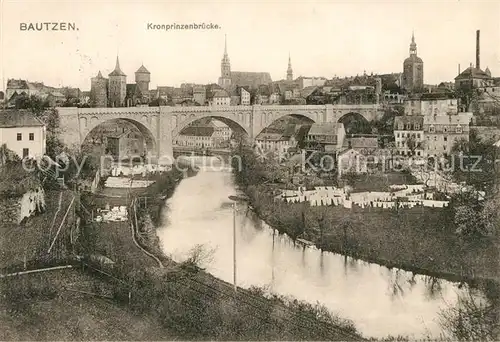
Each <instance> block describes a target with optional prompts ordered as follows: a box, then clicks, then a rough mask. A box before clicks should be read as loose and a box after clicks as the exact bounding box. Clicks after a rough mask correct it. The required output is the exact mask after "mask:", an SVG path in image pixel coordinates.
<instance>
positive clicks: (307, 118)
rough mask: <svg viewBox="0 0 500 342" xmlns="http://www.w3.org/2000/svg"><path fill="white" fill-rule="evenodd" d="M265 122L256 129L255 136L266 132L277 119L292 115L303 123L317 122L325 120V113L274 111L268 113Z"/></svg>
mask: <svg viewBox="0 0 500 342" xmlns="http://www.w3.org/2000/svg"><path fill="white" fill-rule="evenodd" d="M263 117H265V118H266V119H265V123H263V124H262V125H261V127H259V129H258V130H257V131H255V132H254V133H255V135H254V136H255V137H257V136H258V135H259V134H261V133H262V132H264V131H265V130H266V129H267V128H269V127H270V126H272V125H273V124H275V123H276V122H277V121H279V120H281V119H283V118H286V117H292V118H294V119H297V120H299V121H301V124H313V123H317V122H322V121H323V115H322V114H321V113H316V112H312V113H308V114H294V113H282V114H279V115H273V113H268V114H266V115H265V116H263Z"/></svg>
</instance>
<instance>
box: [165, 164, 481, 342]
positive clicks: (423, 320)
mask: <svg viewBox="0 0 500 342" xmlns="http://www.w3.org/2000/svg"><path fill="white" fill-rule="evenodd" d="M236 193H237V190H236V186H235V184H234V182H233V180H232V176H231V173H230V172H227V171H225V172H224V171H223V172H221V171H219V172H213V171H212V172H211V171H200V172H199V173H198V175H196V176H195V177H191V178H186V179H184V180H182V181H181V183H180V184H179V186H178V188H177V189H176V191H175V193H174V195H173V196H172V197H171V198H170V199H169V200H168V201H167V203H166V206H167V208H166V210H164V211H163V215H164V217H163V224H162V226H161V227H160V228H159V229H158V235H159V237H160V241H161V244H162V248H163V250H164V252H165V253H166V254H167V255H169V256H171V257H172V258H173V259H174V260H177V261H182V260H184V259H185V258H186V257H187V256H188V255H189V252H190V251H191V250H192V249H193V248H194V247H195V246H196V245H203V246H204V248H205V251H206V252H207V253H206V255H205V258H204V260H203V266H204V267H206V270H207V271H208V272H210V273H211V274H213V275H214V276H216V277H218V278H220V279H223V280H225V281H228V282H232V281H233V209H232V206H231V201H230V200H229V199H228V196H230V195H234V194H236ZM236 227H237V234H236V241H237V242H236V251H237V252H236V264H237V284H238V286H241V287H244V288H248V287H250V286H252V285H255V286H260V287H265V288H267V289H268V290H269V291H272V292H275V293H278V294H281V295H289V296H293V297H295V298H297V299H299V300H305V301H308V302H311V303H316V302H319V303H321V304H323V305H324V306H326V307H327V308H328V309H330V310H331V311H332V312H333V313H336V314H338V315H340V316H341V317H343V318H348V319H350V320H352V321H353V322H354V323H355V325H356V328H357V329H358V330H359V331H360V333H361V334H363V335H364V336H366V337H377V338H381V337H386V336H388V335H392V336H397V335H402V336H409V337H410V338H412V339H413V338H415V339H416V338H426V337H430V338H438V337H440V334H441V331H442V329H441V327H440V325H439V317H440V311H441V310H443V309H445V308H447V307H449V306H453V305H456V303H457V301H458V298H459V297H460V296H466V295H467V294H468V292H469V291H472V290H471V289H469V288H468V287H467V286H466V285H459V284H455V283H451V282H448V281H446V280H443V279H438V278H430V277H427V276H421V275H414V274H412V273H410V272H406V271H403V270H397V269H388V268H386V267H383V266H380V265H377V264H374V263H368V262H364V261H360V260H356V259H352V258H349V257H344V256H342V255H339V254H334V253H330V252H323V253H322V252H321V251H319V250H317V249H313V248H309V247H306V248H304V247H302V246H296V245H294V243H293V241H291V239H289V238H288V237H287V236H286V235H285V236H284V235H278V234H274V232H273V230H272V228H270V227H269V226H268V225H267V224H265V223H264V222H262V221H261V220H260V219H258V218H257V217H255V214H254V213H253V212H252V211H251V210H250V209H249V208H248V207H247V206H246V204H238V206H237V209H236Z"/></svg>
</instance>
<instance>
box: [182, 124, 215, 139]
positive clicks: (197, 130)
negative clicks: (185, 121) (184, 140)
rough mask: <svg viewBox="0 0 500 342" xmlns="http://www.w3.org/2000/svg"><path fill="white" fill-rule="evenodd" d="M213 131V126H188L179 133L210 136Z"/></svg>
mask: <svg viewBox="0 0 500 342" xmlns="http://www.w3.org/2000/svg"><path fill="white" fill-rule="evenodd" d="M214 131H215V129H214V127H207V126H205V127H198V126H188V127H186V128H184V129H183V130H182V131H181V133H180V135H189V136H199V137H211V136H212V135H213V134H214Z"/></svg>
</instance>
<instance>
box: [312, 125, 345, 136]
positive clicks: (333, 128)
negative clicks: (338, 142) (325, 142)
mask: <svg viewBox="0 0 500 342" xmlns="http://www.w3.org/2000/svg"><path fill="white" fill-rule="evenodd" d="M341 128H344V125H343V124H342V123H340V122H328V123H320V124H319V123H315V124H312V125H311V129H310V130H309V133H308V134H309V135H337V130H338V129H341Z"/></svg>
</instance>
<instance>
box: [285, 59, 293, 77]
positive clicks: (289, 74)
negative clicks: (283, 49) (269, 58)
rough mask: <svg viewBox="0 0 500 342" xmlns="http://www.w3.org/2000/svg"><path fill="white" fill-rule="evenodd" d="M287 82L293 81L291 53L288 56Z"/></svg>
mask: <svg viewBox="0 0 500 342" xmlns="http://www.w3.org/2000/svg"><path fill="white" fill-rule="evenodd" d="M286 80H287V81H293V70H292V59H291V58H290V53H289V54H288V69H286Z"/></svg>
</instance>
